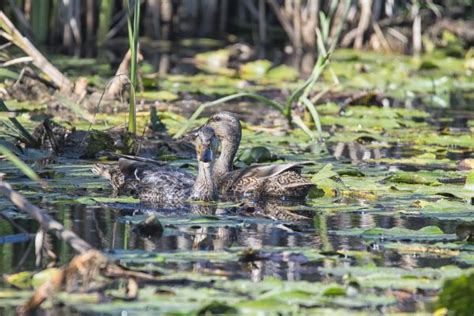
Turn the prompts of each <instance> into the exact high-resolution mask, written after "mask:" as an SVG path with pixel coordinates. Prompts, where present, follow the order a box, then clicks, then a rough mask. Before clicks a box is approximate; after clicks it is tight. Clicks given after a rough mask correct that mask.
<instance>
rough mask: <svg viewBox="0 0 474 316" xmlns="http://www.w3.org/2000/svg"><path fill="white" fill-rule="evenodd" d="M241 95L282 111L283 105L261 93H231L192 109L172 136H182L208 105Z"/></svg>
mask: <svg viewBox="0 0 474 316" xmlns="http://www.w3.org/2000/svg"><path fill="white" fill-rule="evenodd" d="M242 97H247V98H252V99H255V100H257V101H260V102H262V103H264V104H266V105H268V106H271V107H273V108H274V109H276V110H278V111H280V112H282V111H283V106H282V105H281V104H280V103H278V102H276V101H273V100H271V99H269V98H267V97H264V96H262V95H259V94H255V93H249V92H241V93H236V94H231V95H228V96H225V97H223V98H220V99H217V100H215V101H212V102H207V103H203V104H201V105H200V106H199V107H198V108H197V109H196V111H194V113H193V115H191V117H190V118H189V119H188V120H187V121H186V123H185V124H184V126H183V127H182V128H181V129H180V130H179V131H178V132H177V133H176V134H175V135H174V136H173V137H174V138H179V137H181V136H183V135H184V133H185V132H186V131H187V130H188V129H189V127H190V126H191V125H192V123H193V122H194V121H195V120H196V119H197V118H198V117H199V115H200V114H201V113H202V111H204V109H206V108H208V107H211V106H215V105H219V104H222V103H224V102H227V101H230V100H234V99H238V98H242Z"/></svg>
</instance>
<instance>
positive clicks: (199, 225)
mask: <svg viewBox="0 0 474 316" xmlns="http://www.w3.org/2000/svg"><path fill="white" fill-rule="evenodd" d="M263 206H265V207H262V205H250V206H248V205H247V206H245V207H244V206H242V205H240V206H239V207H237V208H236V207H233V208H230V209H229V210H225V209H224V210H223V209H216V208H215V207H209V206H195V209H194V214H193V215H192V216H191V217H194V218H197V219H200V220H196V222H195V223H194V224H192V225H181V226H180V225H173V224H164V227H165V229H164V231H163V232H160V233H157V234H156V235H153V234H145V235H146V236H145V235H144V234H143V233H142V232H140V231H139V230H136V229H134V225H132V224H131V223H130V222H128V221H127V220H126V218H130V215H131V214H133V213H135V214H136V210H131V209H127V208H125V209H121V208H114V207H110V206H106V207H97V206H87V205H80V204H74V205H64V206H63V207H58V208H57V209H58V210H57V212H56V213H54V216H55V217H57V218H59V220H61V221H62V222H63V223H64V224H65V226H66V227H67V228H70V229H72V230H73V231H75V232H76V233H77V234H78V235H79V236H81V237H82V238H84V239H85V240H86V241H87V242H89V243H90V244H91V245H93V246H95V247H97V248H99V249H107V251H110V252H111V253H114V252H115V251H137V250H141V251H146V252H151V253H157V254H159V253H163V252H174V251H180V252H192V251H225V250H228V249H236V248H239V249H247V248H251V249H256V250H260V249H263V250H268V249H275V247H285V249H283V250H282V251H281V252H278V254H275V255H269V256H268V257H265V258H264V259H262V260H260V261H254V262H247V263H243V262H225V261H223V262H219V261H217V262H211V261H209V260H205V259H200V260H196V261H190V262H186V263H183V262H179V263H173V262H171V263H157V264H156V265H157V266H159V265H162V266H163V267H172V268H175V269H179V270H184V271H196V270H198V271H200V270H202V269H206V270H221V271H225V272H226V273H227V274H229V275H230V276H233V277H247V278H250V279H252V280H260V279H262V278H264V277H265V276H275V277H278V278H282V279H287V280H320V279H321V278H326V277H327V276H322V275H320V273H319V272H318V267H320V266H326V267H327V266H334V265H356V264H357V265H360V264H361V262H356V261H354V259H350V258H346V259H341V260H323V261H308V260H307V259H306V258H305V257H304V256H302V255H301V253H299V251H295V252H292V251H291V250H292V249H297V248H300V247H305V248H307V249H317V250H324V251H336V250H346V251H353V250H356V251H369V252H371V253H373V254H374V258H365V259H364V260H365V261H366V263H367V264H368V263H370V261H371V260H374V261H375V263H376V264H377V265H379V266H401V267H407V268H414V267H423V266H442V265H445V264H447V263H450V264H451V263H453V262H452V260H450V259H446V258H433V257H432V256H429V255H423V256H419V257H414V256H411V255H407V254H403V253H398V252H397V251H393V250H391V251H384V250H383V248H382V247H380V245H378V244H377V242H368V241H365V240H362V239H360V238H355V237H347V236H338V235H335V234H333V233H332V231H333V230H345V229H351V228H364V229H369V228H372V227H382V228H391V227H395V226H398V227H406V228H409V229H419V228H421V227H424V226H427V225H432V224H436V225H439V226H440V227H441V228H442V229H443V230H445V231H446V232H454V231H455V230H456V225H455V224H453V223H449V222H445V223H438V222H436V221H433V220H430V219H426V218H424V219H421V218H416V219H415V218H401V217H395V216H390V215H374V214H370V213H360V214H357V213H348V212H343V213H336V214H325V213H324V212H317V211H316V210H310V209H308V208H307V207H306V208H303V211H301V212H298V208H295V206H294V205H292V203H289V205H288V203H286V204H285V203H282V204H280V205H279V204H278V203H276V202H272V203H266V204H264V205H263ZM148 211H149V210H148ZM215 214H218V215H215ZM281 214H283V215H284V216H280V215H281ZM288 214H291V215H292V216H295V215H296V216H297V217H296V220H295V217H291V219H290V220H289V219H288ZM160 216H161V217H160V218H161V219H162V221H163V223H166V222H167V219H168V222H170V223H173V222H176V223H179V221H181V220H185V219H189V217H190V216H189V215H178V216H177V215H176V214H173V213H169V212H168V213H166V214H163V213H160ZM206 216H208V217H207V219H209V220H208V221H201V219H203V218H204V219H206ZM209 216H210V217H209ZM214 217H215V218H217V219H221V218H223V219H225V220H226V222H225V223H226V224H224V225H221V224H220V220H217V219H214ZM259 218H260V219H261V220H255V219H259ZM213 219H214V220H215V224H213V223H212V220H213ZM246 220H250V221H248V222H246ZM11 221H13V222H15V223H17V224H18V225H20V226H21V227H25V228H26V229H27V231H28V232H29V233H35V232H36V229H37V225H36V224H35V223H34V222H33V221H30V220H25V219H11ZM210 222H211V223H210ZM0 232H1V235H2V236H8V235H15V234H18V233H19V232H18V230H16V229H15V228H14V227H13V226H12V225H11V224H9V223H8V222H7V221H5V220H3V221H1V222H0ZM33 248H34V247H32V241H31V240H30V241H24V242H22V241H19V242H3V243H2V244H0V253H2V257H1V263H2V264H1V268H0V273H12V272H15V271H20V270H34V269H35V264H34V262H35V256H34V250H33ZM53 249H54V250H55V252H56V253H57V254H59V255H60V262H65V261H66V260H68V259H69V258H70V256H71V255H72V252H71V250H70V249H69V247H67V246H66V245H64V244H63V243H61V242H58V241H57V240H53ZM42 264H43V265H45V264H47V262H42Z"/></svg>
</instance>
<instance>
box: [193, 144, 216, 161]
mask: <svg viewBox="0 0 474 316" xmlns="http://www.w3.org/2000/svg"><path fill="white" fill-rule="evenodd" d="M197 154H198V160H199V161H202V162H211V161H212V160H213V159H214V153H213V152H212V149H211V148H210V147H209V146H205V145H201V146H199V148H198V153H197Z"/></svg>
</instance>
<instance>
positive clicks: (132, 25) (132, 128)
mask: <svg viewBox="0 0 474 316" xmlns="http://www.w3.org/2000/svg"><path fill="white" fill-rule="evenodd" d="M125 1H126V5H127V9H128V20H127V22H128V23H127V25H128V45H129V49H130V54H131V59H130V81H131V84H130V102H129V109H128V131H129V132H130V133H133V134H136V132H137V109H136V94H135V91H136V90H137V81H138V74H137V66H138V37H139V27H140V0H135V1H133V0H125ZM131 3H132V4H133V10H132V8H131V6H130V4H131Z"/></svg>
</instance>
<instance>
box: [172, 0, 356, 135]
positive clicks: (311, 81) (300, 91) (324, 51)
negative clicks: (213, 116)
mask: <svg viewBox="0 0 474 316" xmlns="http://www.w3.org/2000/svg"><path fill="white" fill-rule="evenodd" d="M339 2H340V1H334V2H333V5H332V6H331V8H330V10H329V14H328V15H327V16H326V15H325V14H324V12H322V11H320V12H319V16H320V19H319V20H320V26H319V27H318V28H317V29H316V30H315V32H316V37H317V49H318V58H317V60H316V63H315V65H314V67H313V70H312V72H311V74H310V76H309V77H308V79H306V81H305V82H304V83H303V84H302V85H301V86H299V87H298V88H297V89H296V90H295V91H294V92H293V93H292V94H291V95H290V97H289V98H288V99H287V100H286V102H285V103H280V102H278V101H275V100H272V99H270V98H267V97H265V96H263V95H260V94H256V93H244V92H242V93H235V94H231V95H228V96H225V97H222V98H220V99H217V100H215V101H212V102H206V103H203V104H201V105H200V106H199V107H198V108H197V109H196V111H195V112H194V113H193V114H192V115H191V117H190V118H189V120H188V121H187V122H186V124H184V126H183V127H182V128H181V129H180V130H179V131H178V132H177V133H176V134H175V135H174V137H175V138H179V137H181V136H183V135H184V133H185V132H186V131H187V130H188V129H189V128H190V127H191V125H192V124H193V123H194V121H195V120H196V119H197V118H198V117H199V115H200V114H201V113H202V112H203V111H204V110H205V109H206V108H209V107H212V106H216V105H219V104H222V103H225V102H227V101H231V100H234V99H238V98H242V97H246V98H251V99H254V100H257V101H259V102H262V103H263V104H265V105H267V106H270V107H272V108H274V109H276V110H278V111H279V112H280V113H281V114H282V115H283V116H284V117H285V118H286V120H287V121H288V125H289V126H290V127H291V126H292V125H293V124H294V125H296V126H298V127H299V128H301V129H302V130H303V131H304V132H305V133H306V134H307V135H308V137H310V138H311V139H312V140H321V139H322V127H321V122H320V119H319V115H318V111H317V110H316V106H315V105H314V103H313V102H311V100H310V99H309V98H308V95H309V93H310V92H311V91H312V90H313V89H314V87H315V85H316V83H317V82H318V80H319V79H320V77H321V74H322V73H323V71H324V70H325V69H326V67H327V66H328V65H329V63H330V57H331V54H332V53H333V52H334V49H335V48H336V44H337V42H338V40H339V37H340V35H341V31H342V27H343V25H344V22H345V21H346V19H347V14H348V13H349V8H350V3H351V1H350V0H344V4H345V12H344V16H343V19H342V21H341V22H340V25H339V27H338V28H337V31H336V33H335V34H334V36H333V37H332V38H331V37H330V35H329V31H330V28H331V27H330V26H331V23H332V21H333V19H334V15H335V14H336V8H337V7H338V5H339ZM296 104H301V105H303V106H304V107H305V109H306V110H307V111H308V112H309V114H310V115H311V117H312V120H313V122H314V125H315V127H316V130H315V131H314V130H312V129H311V128H310V127H308V126H307V124H306V123H305V122H304V121H303V120H302V119H301V118H300V117H299V116H296V115H293V112H292V109H293V107H294V105H296Z"/></svg>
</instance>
